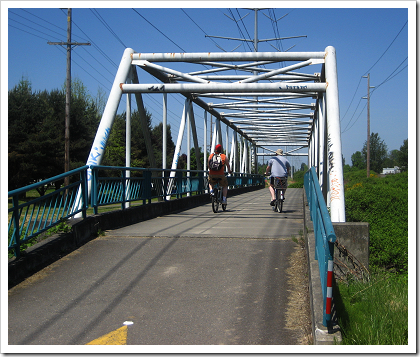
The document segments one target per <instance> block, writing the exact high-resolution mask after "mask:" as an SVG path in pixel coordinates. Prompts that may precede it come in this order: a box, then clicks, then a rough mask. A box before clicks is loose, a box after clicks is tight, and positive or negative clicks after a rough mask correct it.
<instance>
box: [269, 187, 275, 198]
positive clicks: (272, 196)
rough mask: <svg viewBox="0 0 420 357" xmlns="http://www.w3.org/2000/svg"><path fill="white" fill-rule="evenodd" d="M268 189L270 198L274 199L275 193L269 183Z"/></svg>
mask: <svg viewBox="0 0 420 357" xmlns="http://www.w3.org/2000/svg"><path fill="white" fill-rule="evenodd" d="M269 190H270V194H271V200H272V201H274V200H275V199H276V193H275V192H274V187H273V186H271V185H270V187H269Z"/></svg>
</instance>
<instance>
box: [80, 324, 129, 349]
mask: <svg viewBox="0 0 420 357" xmlns="http://www.w3.org/2000/svg"><path fill="white" fill-rule="evenodd" d="M132 324H133V323H132V322H129V321H126V322H124V326H122V327H120V328H119V329H117V330H114V331H111V332H109V333H107V334H106V335H103V336H101V337H99V338H97V339H96V340H93V341H91V342H89V343H87V344H86V345H126V344H127V330H128V325H132Z"/></svg>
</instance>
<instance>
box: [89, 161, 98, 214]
mask: <svg viewBox="0 0 420 357" xmlns="http://www.w3.org/2000/svg"><path fill="white" fill-rule="evenodd" d="M90 201H91V205H92V207H93V213H95V214H98V169H97V168H96V167H94V166H91V195H90Z"/></svg>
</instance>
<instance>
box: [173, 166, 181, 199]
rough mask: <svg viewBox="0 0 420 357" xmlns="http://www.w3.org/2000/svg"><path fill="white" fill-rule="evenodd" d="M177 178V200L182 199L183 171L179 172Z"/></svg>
mask: <svg viewBox="0 0 420 357" xmlns="http://www.w3.org/2000/svg"><path fill="white" fill-rule="evenodd" d="M175 178H176V198H181V197H182V171H177V172H176V174H175Z"/></svg>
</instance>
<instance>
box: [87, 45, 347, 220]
mask: <svg viewBox="0 0 420 357" xmlns="http://www.w3.org/2000/svg"><path fill="white" fill-rule="evenodd" d="M157 63H159V64H157ZM163 63H165V65H163ZM310 66H317V67H318V70H317V71H316V72H307V69H308V68H310ZM197 67H199V70H197ZM203 67H204V68H205V69H203ZM137 68H138V69H141V70H143V73H144V75H151V76H152V77H154V82H150V83H145V82H144V81H143V80H142V81H141V82H142V83H140V82H139V80H138V76H137ZM296 70H299V72H297V71H296ZM130 71H131V72H132V73H134V74H131V75H130ZM305 71H306V72H307V73H305ZM142 78H143V77H142ZM156 79H157V80H158V81H160V82H161V83H156ZM142 93H150V94H162V95H163V97H164V103H165V105H164V113H163V114H162V117H163V118H165V120H166V111H167V104H166V95H167V93H180V94H182V95H183V96H185V98H186V100H185V105H184V111H183V114H182V116H181V121H180V123H181V125H180V131H179V133H178V140H177V144H176V149H175V155H174V158H173V161H172V168H174V167H175V168H176V165H177V162H178V157H179V154H180V148H181V144H182V138H183V132H184V130H187V140H188V149H187V150H188V152H190V132H191V131H192V134H193V139H194V147H195V149H196V150H198V146H199V143H198V142H197V132H196V128H195V127H196V126H195V120H194V105H193V104H195V105H197V106H199V107H201V108H202V109H204V113H205V114H204V130H205V133H204V137H205V138H206V139H205V143H204V153H205V167H204V169H206V159H207V150H206V146H207V134H208V126H207V113H209V114H211V115H212V116H214V117H215V119H216V125H215V127H214V133H213V136H212V138H213V140H212V142H211V150H213V149H214V146H215V145H216V143H223V141H225V144H226V145H225V146H224V148H225V149H226V154H227V155H228V157H229V160H230V162H231V165H232V167H233V168H234V170H235V171H237V170H240V172H250V170H251V168H252V167H254V170H257V164H256V163H257V158H258V156H264V155H266V156H267V154H264V153H261V152H258V150H261V149H264V150H268V151H269V152H274V151H275V150H276V149H277V148H278V147H279V146H282V147H283V149H284V152H285V153H286V155H290V156H299V155H307V156H308V166H310V167H311V166H315V167H316V170H317V173H318V178H319V181H320V184H321V188H322V191H323V193H324V197H325V199H326V202H327V205H328V206H329V207H330V209H331V218H332V221H333V222H344V221H345V210H344V186H343V174H342V155H341V136H340V135H341V134H340V121H339V106H338V81H337V64H336V57H335V49H334V47H331V46H329V47H327V48H326V49H325V51H320V52H236V53H235V52H233V53H226V52H223V53H211V52H209V53H137V52H134V50H132V49H126V50H125V52H124V54H123V58H122V60H121V64H120V67H119V69H118V72H117V75H116V78H115V81H114V84H113V86H112V89H111V93H110V96H109V99H108V102H107V104H106V107H105V110H104V114H103V117H102V120H101V123H100V125H99V128H98V132H97V134H96V137H95V140H94V143H93V145H92V150H91V153H90V155H89V159H88V162H87V163H88V164H99V163H100V161H101V159H102V156H103V149H104V147H105V144H106V141H107V138H108V135H109V131H110V129H111V126H112V122H113V119H114V117H115V115H116V111H117V108H118V104H119V101H120V99H121V96H122V94H127V95H128V96H129V95H130V94H135V97H136V99H137V98H139V99H138V100H137V102H138V103H137V104H138V105H140V106H141V107H142V103H141V94H142ZM139 100H140V103H139ZM210 100H211V101H212V102H210ZM314 102H315V103H314ZM220 109H221V110H224V112H219V110H220ZM127 111H128V110H127ZM221 124H224V125H225V134H226V137H225V138H223V133H222V128H221ZM185 128H186V129H185ZM165 129H166V125H164V130H165ZM230 129H232V130H230ZM144 134H145V135H147V133H144ZM238 134H239V137H238V136H237V135H238ZM164 137H166V133H164ZM229 144H230V150H229ZM163 147H166V143H163ZM302 149H307V153H302V152H296V151H299V150H302ZM164 165H166V163H164ZM188 165H189V161H188Z"/></svg>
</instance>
